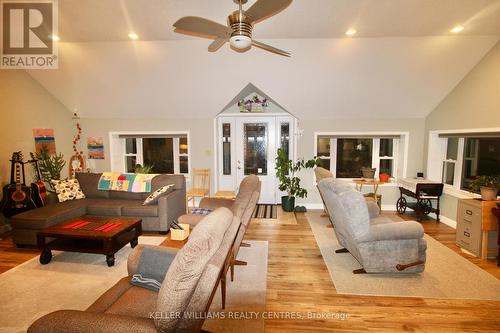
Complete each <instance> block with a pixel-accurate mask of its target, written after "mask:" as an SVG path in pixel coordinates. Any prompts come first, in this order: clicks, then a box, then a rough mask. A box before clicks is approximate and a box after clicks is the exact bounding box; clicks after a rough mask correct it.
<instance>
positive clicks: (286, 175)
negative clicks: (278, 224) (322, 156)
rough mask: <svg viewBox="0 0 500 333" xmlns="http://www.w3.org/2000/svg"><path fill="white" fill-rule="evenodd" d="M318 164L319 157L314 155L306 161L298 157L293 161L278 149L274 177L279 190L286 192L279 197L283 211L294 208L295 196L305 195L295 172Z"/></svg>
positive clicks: (291, 210) (301, 196) (290, 210)
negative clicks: (277, 182)
mask: <svg viewBox="0 0 500 333" xmlns="http://www.w3.org/2000/svg"><path fill="white" fill-rule="evenodd" d="M317 165H319V159H317V158H316V157H314V158H313V159H310V160H308V161H305V160H304V159H299V160H298V161H297V162H295V163H294V162H293V161H291V160H290V159H289V158H288V155H287V154H286V153H285V151H284V150H283V149H282V148H279V149H278V154H277V156H276V177H278V180H279V182H280V186H279V189H280V191H285V192H287V195H285V196H282V197H281V207H282V208H283V210H284V211H285V212H293V210H294V208H295V197H299V198H305V197H307V190H306V189H305V188H302V187H301V186H300V178H299V177H297V173H298V172H299V171H300V170H302V169H308V168H314V167H315V166H317Z"/></svg>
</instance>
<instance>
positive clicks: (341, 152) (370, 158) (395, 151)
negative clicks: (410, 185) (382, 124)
mask: <svg viewBox="0 0 500 333" xmlns="http://www.w3.org/2000/svg"><path fill="white" fill-rule="evenodd" d="M400 141H401V139H400V137H368V136H360V137H341V136H330V135H328V136H323V135H318V136H317V141H316V156H318V158H319V159H320V163H321V166H322V167H324V168H325V169H328V170H330V172H332V173H333V174H334V176H335V177H337V178H360V177H361V168H362V167H373V168H377V172H376V176H378V175H379V174H380V173H386V174H388V175H389V176H390V177H393V178H395V177H397V176H398V169H397V165H398V156H402V155H403V154H401V153H400V152H399V147H400V145H399V142H400ZM400 176H402V175H400Z"/></svg>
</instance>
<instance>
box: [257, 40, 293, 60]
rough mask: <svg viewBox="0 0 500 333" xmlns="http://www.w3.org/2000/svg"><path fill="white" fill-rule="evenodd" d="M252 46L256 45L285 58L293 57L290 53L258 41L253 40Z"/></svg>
mask: <svg viewBox="0 0 500 333" xmlns="http://www.w3.org/2000/svg"><path fill="white" fill-rule="evenodd" d="M252 44H253V45H255V46H257V47H260V48H261V49H264V50H266V51H269V52H273V53H276V54H279V55H282V56H285V57H291V56H292V55H291V54H290V53H289V52H286V51H283V50H280V49H277V48H275V47H273V46H271V45H267V44H264V43H261V42H257V41H256V40H252Z"/></svg>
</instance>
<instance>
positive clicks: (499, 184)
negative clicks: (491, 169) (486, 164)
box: [469, 175, 500, 201]
mask: <svg viewBox="0 0 500 333" xmlns="http://www.w3.org/2000/svg"><path fill="white" fill-rule="evenodd" d="M469 188H470V189H471V190H472V191H473V192H476V193H481V199H483V200H488V201H489V200H496V198H497V194H498V190H500V175H497V176H479V177H477V178H476V179H474V180H473V181H471V183H470V185H469Z"/></svg>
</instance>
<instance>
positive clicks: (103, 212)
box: [87, 199, 142, 216]
mask: <svg viewBox="0 0 500 333" xmlns="http://www.w3.org/2000/svg"><path fill="white" fill-rule="evenodd" d="M126 206H127V207H130V206H142V201H140V200H115V199H103V200H95V201H94V202H92V203H89V205H88V206H87V214H89V215H98V216H121V215H122V208H123V207H126Z"/></svg>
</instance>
